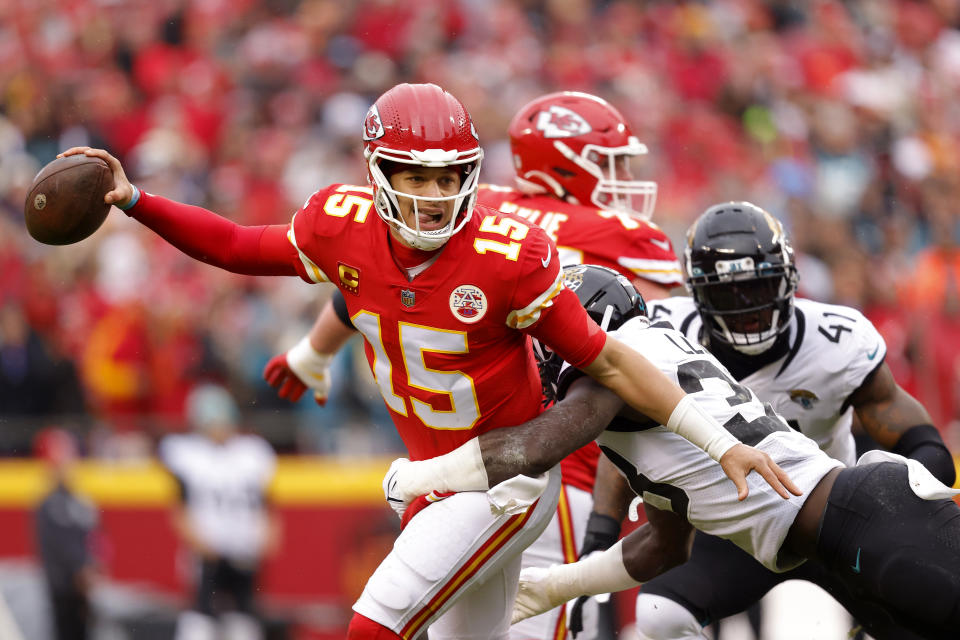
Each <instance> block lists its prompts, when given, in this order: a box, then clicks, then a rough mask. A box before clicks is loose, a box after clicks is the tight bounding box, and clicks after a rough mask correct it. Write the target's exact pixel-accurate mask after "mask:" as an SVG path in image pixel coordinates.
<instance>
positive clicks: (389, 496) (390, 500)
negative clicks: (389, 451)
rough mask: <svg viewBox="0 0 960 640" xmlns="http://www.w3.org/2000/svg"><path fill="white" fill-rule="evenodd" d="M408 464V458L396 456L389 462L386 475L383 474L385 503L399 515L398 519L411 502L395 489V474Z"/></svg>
mask: <svg viewBox="0 0 960 640" xmlns="http://www.w3.org/2000/svg"><path fill="white" fill-rule="evenodd" d="M408 464H410V460H408V459H407V458H397V459H396V460H394V461H393V462H392V463H391V464H390V468H389V469H387V473H386V475H385V476H383V497H384V498H386V500H387V504H389V505H390V508H391V509H393V511H394V512H395V513H396V514H397V516H399V518H400V520H403V513H404V512H405V511H406V510H407V506H408V505H409V504H410V502H412V499H411V498H410V497H409V496H403V495H401V494H400V493H399V492H398V491H397V489H398V487H397V474H399V473H400V471H401V469H403V467H404V466H406V465H408ZM414 498H415V496H414Z"/></svg>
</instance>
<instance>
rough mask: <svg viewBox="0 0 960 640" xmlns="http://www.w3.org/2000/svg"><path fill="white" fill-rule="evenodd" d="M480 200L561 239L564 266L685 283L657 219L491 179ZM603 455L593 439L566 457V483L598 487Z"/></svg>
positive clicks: (563, 467)
mask: <svg viewBox="0 0 960 640" xmlns="http://www.w3.org/2000/svg"><path fill="white" fill-rule="evenodd" d="M477 201H478V202H480V203H481V204H484V205H487V206H488V207H493V208H495V209H499V210H501V211H505V212H507V213H513V214H516V215H518V216H520V217H521V218H524V219H526V220H529V221H530V222H533V223H535V224H537V225H540V226H541V227H543V229H544V230H545V231H546V232H547V235H549V236H550V238H551V239H552V240H553V241H554V242H555V243H556V245H557V250H558V252H559V255H560V264H561V265H563V266H566V265H570V264H599V265H602V266H604V267H609V268H611V269H615V270H616V271H619V272H620V273H622V274H623V275H624V276H626V277H627V278H629V279H630V280H634V279H635V278H643V279H645V280H651V281H653V282H656V283H658V284H662V285H664V286H667V287H674V286H677V285H680V284H683V274H682V273H681V271H680V263H679V262H678V261H677V258H676V255H675V254H674V253H673V246H672V245H671V243H670V239H669V238H668V237H667V235H666V234H665V233H664V232H663V231H661V230H660V227H658V226H657V225H655V224H653V223H652V222H645V221H643V220H637V219H636V218H633V217H631V216H629V215H627V214H625V213H620V212H615V211H604V210H603V209H598V208H596V207H585V206H582V205H576V204H570V203H569V202H564V201H563V200H558V199H557V198H554V197H552V196H546V195H542V196H531V195H527V194H524V193H521V192H519V191H516V190H514V189H509V188H507V187H500V186H496V185H489V184H485V185H480V194H479V196H478V198H477ZM599 455H600V448H599V447H598V446H597V445H596V443H594V442H591V443H590V444H588V445H587V446H585V447H583V448H582V449H578V450H577V451H574V452H573V453H571V454H570V455H569V456H567V457H566V458H564V459H563V462H562V463H561V470H562V473H563V481H564V483H566V484H571V485H573V486H575V487H577V488H580V489H583V490H584V491H593V480H594V477H595V476H596V474H597V458H598V457H599Z"/></svg>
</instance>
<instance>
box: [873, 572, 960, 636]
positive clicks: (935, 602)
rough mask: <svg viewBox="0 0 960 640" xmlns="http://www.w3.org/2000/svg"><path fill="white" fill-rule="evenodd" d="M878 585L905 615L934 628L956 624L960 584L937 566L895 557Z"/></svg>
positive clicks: (879, 579) (879, 578) (891, 602)
mask: <svg viewBox="0 0 960 640" xmlns="http://www.w3.org/2000/svg"><path fill="white" fill-rule="evenodd" d="M878 581H879V587H880V594H881V596H882V598H883V599H884V600H885V601H886V602H887V603H889V604H890V605H892V606H893V607H895V608H897V609H899V610H900V611H901V612H902V613H903V614H906V615H909V616H913V617H915V618H916V619H918V620H924V621H925V622H926V623H928V624H930V625H932V626H935V627H939V626H942V625H945V624H947V623H948V622H951V621H952V620H956V617H957V615H958V608H957V601H958V598H960V580H958V578H957V576H955V575H952V574H951V573H950V572H949V570H945V569H944V568H943V567H941V566H938V565H937V564H936V563H935V562H933V561H929V562H925V563H919V562H917V561H916V559H915V558H912V557H909V556H901V555H894V556H893V557H892V558H890V559H889V560H888V561H887V562H886V563H885V564H884V566H883V568H882V569H881V571H880V574H879V577H878Z"/></svg>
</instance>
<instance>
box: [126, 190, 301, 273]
mask: <svg viewBox="0 0 960 640" xmlns="http://www.w3.org/2000/svg"><path fill="white" fill-rule="evenodd" d="M140 193H141V196H140V200H139V202H137V204H136V205H134V206H133V207H132V208H131V209H129V210H128V211H127V215H129V216H130V217H131V218H134V219H135V220H137V221H139V222H140V223H142V224H143V225H145V226H147V227H149V228H150V229H152V230H153V231H154V232H156V233H157V235H159V236H160V237H161V238H163V239H164V240H166V241H167V242H169V243H170V244H172V245H173V246H175V247H176V248H178V249H180V250H181V251H183V252H184V253H185V254H187V255H188V256H190V257H191V258H195V259H197V260H200V261H202V262H206V263H207V264H211V265H213V266H215V267H220V268H221V269H226V270H227V271H232V272H234V273H242V274H245V275H266V276H274V275H284V276H286V275H289V276H292V275H296V268H295V266H294V260H295V259H296V253H295V252H294V251H293V248H292V247H291V246H290V243H289V242H287V240H286V228H285V227H284V226H283V225H268V226H258V227H245V226H242V225H239V224H236V223H235V222H232V221H231V220H228V219H226V218H224V217H222V216H219V215H217V214H216V213H214V212H212V211H208V210H206V209H203V208H201V207H194V206H191V205H186V204H182V203H180V202H175V201H173V200H168V199H167V198H162V197H160V196H155V195H152V194H150V193H147V192H145V191H141V192H140Z"/></svg>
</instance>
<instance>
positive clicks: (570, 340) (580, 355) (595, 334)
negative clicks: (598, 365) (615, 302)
mask: <svg viewBox="0 0 960 640" xmlns="http://www.w3.org/2000/svg"><path fill="white" fill-rule="evenodd" d="M552 302H553V304H552V305H551V306H550V307H549V308H548V309H546V310H545V311H544V312H543V313H542V314H541V317H540V321H539V322H537V323H536V324H535V325H533V326H532V327H531V328H530V329H529V330H528V333H530V335H532V336H533V337H535V338H536V339H537V340H539V341H540V342H543V343H544V344H546V345H547V346H549V347H550V348H551V349H553V350H554V351H556V352H557V353H558V354H559V355H560V357H561V358H563V359H564V360H566V361H567V362H569V363H570V364H571V365H572V366H574V367H577V368H578V369H580V368H583V367H585V366H587V365H589V364H590V363H591V362H593V361H594V360H596V358H597V356H598V355H599V354H600V351H601V350H602V349H603V345H604V344H606V342H607V334H605V333H604V332H603V329H601V328H600V325H598V324H597V323H596V322H594V321H593V318H591V317H590V316H589V315H587V312H586V311H585V310H584V308H583V307H582V306H580V299H579V298H577V294H575V293H574V292H573V291H570V290H569V289H566V288H564V289H563V290H562V291H561V292H560V293H559V294H558V295H557V296H556V297H554V299H553V301H552Z"/></svg>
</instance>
